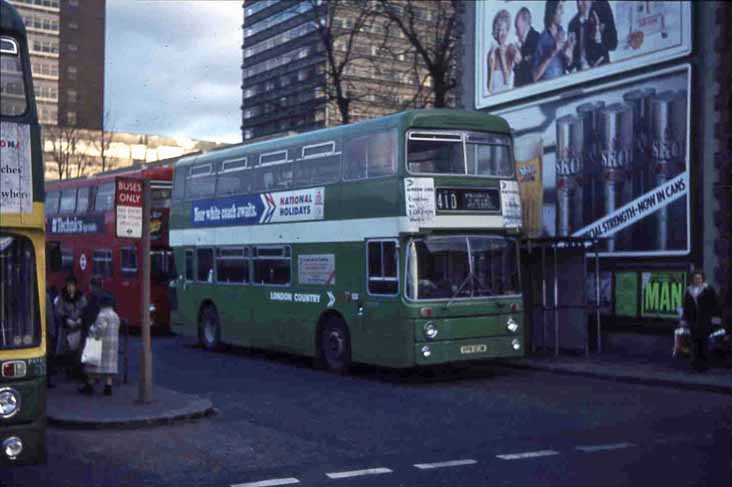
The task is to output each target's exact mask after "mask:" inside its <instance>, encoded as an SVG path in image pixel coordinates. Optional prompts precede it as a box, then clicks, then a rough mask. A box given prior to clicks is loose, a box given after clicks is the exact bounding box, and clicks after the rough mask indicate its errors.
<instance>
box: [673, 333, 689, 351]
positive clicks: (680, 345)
mask: <svg viewBox="0 0 732 487" xmlns="http://www.w3.org/2000/svg"><path fill="white" fill-rule="evenodd" d="M690 349H691V331H689V328H688V327H686V326H679V327H678V328H676V329H675V330H674V350H673V356H674V357H678V356H685V357H688V356H689V352H690Z"/></svg>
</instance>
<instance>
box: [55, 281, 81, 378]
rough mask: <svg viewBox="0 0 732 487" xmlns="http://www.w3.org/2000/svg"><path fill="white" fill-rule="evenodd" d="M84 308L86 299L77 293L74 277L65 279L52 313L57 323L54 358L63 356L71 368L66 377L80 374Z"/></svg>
mask: <svg viewBox="0 0 732 487" xmlns="http://www.w3.org/2000/svg"><path fill="white" fill-rule="evenodd" d="M85 307H86V298H84V296H82V294H81V293H80V292H79V288H78V286H77V281H76V278H75V277H74V276H69V277H67V278H66V283H65V285H64V288H63V289H62V290H61V294H60V295H59V296H58V297H57V298H56V302H55V303H54V311H55V314H56V320H57V322H58V333H57V336H56V356H57V357H61V356H63V357H64V358H65V359H66V361H67V362H69V361H70V362H71V364H69V365H71V367H70V368H68V369H67V375H70V376H71V375H76V376H79V375H80V374H81V363H80V362H79V361H78V358H79V354H80V350H81V345H82V344H81V323H82V319H81V318H82V313H83V311H84V308H85Z"/></svg>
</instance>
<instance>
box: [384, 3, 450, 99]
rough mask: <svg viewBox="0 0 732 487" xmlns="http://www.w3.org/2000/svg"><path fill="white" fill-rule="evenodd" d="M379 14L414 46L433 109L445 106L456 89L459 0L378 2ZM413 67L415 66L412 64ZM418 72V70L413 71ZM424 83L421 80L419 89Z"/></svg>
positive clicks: (416, 59)
mask: <svg viewBox="0 0 732 487" xmlns="http://www.w3.org/2000/svg"><path fill="white" fill-rule="evenodd" d="M379 6H380V9H379V10H380V15H382V16H383V17H384V18H386V19H387V20H388V21H389V22H390V23H391V24H392V25H393V26H395V27H396V28H397V29H398V30H399V31H401V32H402V34H403V35H404V37H405V38H406V39H407V41H409V43H410V44H411V45H412V47H414V51H415V54H416V56H415V61H419V63H418V64H420V65H422V66H424V68H425V69H426V70H427V73H428V74H429V78H431V80H432V87H431V91H432V94H433V96H434V106H435V107H445V106H448V103H449V101H450V94H451V92H452V90H453V89H454V88H455V87H456V86H457V77H456V72H455V71H456V69H457V63H456V60H457V50H458V48H459V45H460V38H459V36H460V15H461V13H462V8H463V6H462V1H461V0H432V1H431V2H429V4H428V3H427V2H423V1H417V0H379ZM415 66H417V63H415ZM415 71H416V72H417V73H419V72H420V71H419V69H417V68H415ZM426 83H427V80H426V79H423V81H422V86H424V85H425V84H426Z"/></svg>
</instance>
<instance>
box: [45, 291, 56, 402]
mask: <svg viewBox="0 0 732 487" xmlns="http://www.w3.org/2000/svg"><path fill="white" fill-rule="evenodd" d="M53 298H54V293H53V292H52V291H51V290H50V289H49V290H47V291H46V387H48V388H49V389H52V388H53V387H55V386H54V384H53V375H54V374H55V373H56V335H57V330H56V312H55V311H54V309H53Z"/></svg>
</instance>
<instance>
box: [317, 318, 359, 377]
mask: <svg viewBox="0 0 732 487" xmlns="http://www.w3.org/2000/svg"><path fill="white" fill-rule="evenodd" d="M318 341H319V345H320V360H321V362H322V364H323V365H324V366H325V367H326V368H327V369H328V370H331V371H333V372H339V373H345V372H346V371H347V370H348V367H349V366H350V365H351V337H350V335H349V333H348V328H347V327H346V324H345V323H343V321H342V320H340V319H339V318H329V319H328V321H326V322H325V325H323V327H322V328H321V329H320V336H319V337H318Z"/></svg>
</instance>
